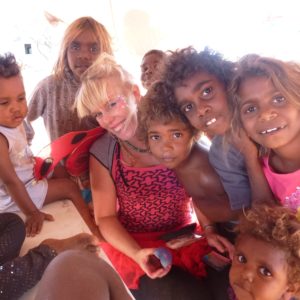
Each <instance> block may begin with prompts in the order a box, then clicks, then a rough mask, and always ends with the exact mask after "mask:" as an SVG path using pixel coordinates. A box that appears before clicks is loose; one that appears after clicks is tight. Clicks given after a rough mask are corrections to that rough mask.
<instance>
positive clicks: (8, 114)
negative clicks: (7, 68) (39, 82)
mask: <svg viewBox="0 0 300 300" xmlns="http://www.w3.org/2000/svg"><path fill="white" fill-rule="evenodd" d="M26 114H27V102H26V95H25V89H24V84H23V80H22V77H21V76H20V75H17V76H13V77H10V78H1V77H0V125H1V126H5V127H9V128H16V127H18V126H19V125H20V124H21V123H22V122H23V120H24V118H25V117H26Z"/></svg>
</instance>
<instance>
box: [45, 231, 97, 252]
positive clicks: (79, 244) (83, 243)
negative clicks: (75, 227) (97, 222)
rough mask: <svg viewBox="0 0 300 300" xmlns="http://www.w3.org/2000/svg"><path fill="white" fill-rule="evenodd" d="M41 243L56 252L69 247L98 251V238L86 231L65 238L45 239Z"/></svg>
mask: <svg viewBox="0 0 300 300" xmlns="http://www.w3.org/2000/svg"><path fill="white" fill-rule="evenodd" d="M41 244H44V245H48V246H49V247H50V248H52V249H54V250H55V251H56V252H57V254H58V253H60V252H62V251H65V250H69V249H78V250H87V251H89V252H98V251H99V246H98V245H99V241H98V239H97V238H96V237H95V236H93V235H91V234H88V233H80V234H77V235H74V236H71V237H69V238H66V239H47V240H44V241H42V243H41Z"/></svg>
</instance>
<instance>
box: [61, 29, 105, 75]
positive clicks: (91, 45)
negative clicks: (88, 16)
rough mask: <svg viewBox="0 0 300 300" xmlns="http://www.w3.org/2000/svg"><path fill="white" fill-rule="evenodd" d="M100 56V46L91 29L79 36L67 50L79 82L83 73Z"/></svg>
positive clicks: (70, 64) (70, 65) (70, 66)
mask: <svg viewBox="0 0 300 300" xmlns="http://www.w3.org/2000/svg"><path fill="white" fill-rule="evenodd" d="M99 54H100V45H99V43H98V40H97V38H96V36H95V34H94V33H93V32H92V30H90V29H86V30H84V31H83V32H82V33H81V34H79V35H78V36H77V37H76V38H75V39H74V40H73V41H71V43H70V45H69V46H68V48H67V61H68V65H69V68H70V69H71V71H72V73H73V75H74V77H75V78H76V79H77V80H78V81H79V80H80V76H81V75H82V73H83V72H84V71H85V70H86V69H87V68H88V67H90V66H91V64H92V63H93V62H94V61H95V59H96V58H97V57H98V55H99Z"/></svg>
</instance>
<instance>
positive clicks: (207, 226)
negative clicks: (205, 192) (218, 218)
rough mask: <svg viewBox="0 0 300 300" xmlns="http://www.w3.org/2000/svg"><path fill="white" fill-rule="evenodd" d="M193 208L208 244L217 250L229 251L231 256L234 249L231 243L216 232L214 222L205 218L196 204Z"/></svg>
mask: <svg viewBox="0 0 300 300" xmlns="http://www.w3.org/2000/svg"><path fill="white" fill-rule="evenodd" d="M194 209H195V213H196V216H197V219H198V221H199V223H200V224H201V227H202V229H203V232H204V235H205V237H206V239H207V242H208V244H209V245H210V246H211V247H214V248H216V249H217V250H218V251H219V252H222V253H225V252H227V253H229V256H230V257H231V258H232V257H233V251H234V247H233V245H232V244H231V243H230V242H229V241H228V240H227V239H226V238H225V237H223V236H221V235H219V234H218V232H217V228H216V226H215V224H214V222H212V221H211V220H210V219H209V218H207V217H206V216H205V215H204V214H203V213H202V212H201V210H200V209H199V208H198V207H197V205H194Z"/></svg>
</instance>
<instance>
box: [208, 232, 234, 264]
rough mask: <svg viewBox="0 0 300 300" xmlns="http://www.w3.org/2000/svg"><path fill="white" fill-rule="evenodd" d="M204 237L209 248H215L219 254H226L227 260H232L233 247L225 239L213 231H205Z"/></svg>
mask: <svg viewBox="0 0 300 300" xmlns="http://www.w3.org/2000/svg"><path fill="white" fill-rule="evenodd" d="M205 236H206V239H207V243H208V245H209V246H211V247H213V248H216V249H217V250H218V251H219V252H220V253H226V252H227V253H228V255H229V258H230V259H232V258H233V252H234V246H233V245H232V244H231V243H230V242H229V241H228V240H227V239H226V238H225V237H223V236H221V235H219V234H217V233H215V232H213V231H206V232H205Z"/></svg>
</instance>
